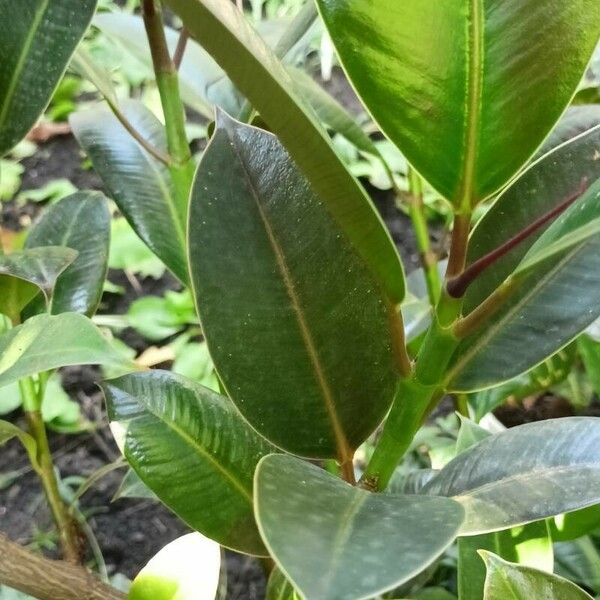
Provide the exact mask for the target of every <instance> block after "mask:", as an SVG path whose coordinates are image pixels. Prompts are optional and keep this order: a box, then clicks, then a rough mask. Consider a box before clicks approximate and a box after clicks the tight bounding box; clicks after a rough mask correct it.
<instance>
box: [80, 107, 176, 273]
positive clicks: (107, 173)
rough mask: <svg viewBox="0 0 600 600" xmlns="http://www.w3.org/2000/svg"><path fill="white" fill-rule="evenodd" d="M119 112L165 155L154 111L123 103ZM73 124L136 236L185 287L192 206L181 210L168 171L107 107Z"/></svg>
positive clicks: (161, 130)
mask: <svg viewBox="0 0 600 600" xmlns="http://www.w3.org/2000/svg"><path fill="white" fill-rule="evenodd" d="M120 108H121V111H122V113H123V114H124V115H125V117H126V118H127V120H128V121H129V122H130V123H131V124H132V125H133V127H134V128H135V129H136V130H137V131H138V132H139V133H140V134H141V135H142V136H143V137H144V138H145V139H146V140H148V142H149V143H151V144H152V145H153V146H154V147H156V148H158V149H159V150H161V151H163V152H166V139H165V131H164V127H163V126H162V125H161V123H160V122H159V121H158V119H157V118H156V117H155V116H154V115H153V114H152V113H151V112H150V110H149V109H147V108H146V107H145V106H144V105H143V104H142V103H141V102H138V101H135V100H128V101H126V102H123V103H121V105H120ZM69 122H70V123H71V127H72V128H73V133H74V134H75V137H76V138H77V140H78V141H79V143H80V144H81V146H82V148H83V149H84V150H85V151H86V153H87V154H88V156H89V157H90V160H91V161H92V164H93V165H94V168H95V170H96V171H97V172H98V174H99V175H100V177H102V180H103V182H104V185H105V186H106V188H107V190H108V193H109V196H110V197H112V199H113V200H114V201H115V202H116V203H117V205H118V207H119V210H120V211H121V212H122V213H123V215H124V216H125V217H126V218H127V220H128V221H129V223H130V225H131V226H132V227H133V229H134V230H135V232H136V233H137V234H138V235H139V237H140V238H141V239H142V240H143V241H144V242H145V243H146V244H147V245H148V246H149V248H150V249H151V250H152V251H153V252H155V253H156V254H157V255H158V257H159V258H160V259H161V260H162V261H163V262H164V263H165V264H166V265H167V267H169V269H171V271H172V272H173V273H174V274H175V276H177V277H178V278H179V279H180V280H181V281H183V282H186V281H187V279H188V274H187V262H186V258H185V227H186V217H187V206H180V205H179V204H178V202H177V200H176V197H175V194H174V191H173V185H172V183H171V178H170V176H169V171H168V169H167V167H166V166H165V165H164V164H162V163H160V162H159V161H157V160H156V159H155V158H153V157H152V156H150V155H149V154H148V153H147V152H146V151H145V150H144V149H143V148H142V147H141V146H140V145H139V144H138V143H137V142H136V141H135V140H134V139H133V138H132V137H131V136H130V135H129V133H128V132H127V131H126V130H125V128H124V127H123V125H121V123H120V122H119V121H118V119H117V118H116V117H115V116H114V115H113V113H112V111H110V110H109V109H108V108H106V107H105V106H99V107H95V108H92V109H90V110H86V111H84V112H77V113H73V114H72V115H71V116H70V119H69Z"/></svg>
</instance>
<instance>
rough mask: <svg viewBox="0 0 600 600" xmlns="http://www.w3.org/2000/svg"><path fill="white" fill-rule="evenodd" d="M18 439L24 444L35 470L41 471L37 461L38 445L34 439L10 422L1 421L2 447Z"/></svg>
mask: <svg viewBox="0 0 600 600" xmlns="http://www.w3.org/2000/svg"><path fill="white" fill-rule="evenodd" d="M15 437H16V438H18V439H19V441H20V442H21V443H22V444H23V447H24V448H25V450H26V451H27V454H28V455H29V460H30V461H31V465H32V466H33V468H34V469H36V470H39V468H40V466H39V464H38V459H37V444H36V442H35V440H34V439H33V437H31V436H30V435H29V434H28V433H27V432H26V431H23V430H22V429H19V427H17V426H16V425H13V424H12V423H9V422H8V421H0V446H3V445H4V444H6V442H8V441H9V440H12V439H13V438H15Z"/></svg>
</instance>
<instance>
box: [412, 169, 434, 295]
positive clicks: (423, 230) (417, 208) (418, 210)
mask: <svg viewBox="0 0 600 600" xmlns="http://www.w3.org/2000/svg"><path fill="white" fill-rule="evenodd" d="M408 181H409V186H410V202H409V206H408V214H409V216H410V219H411V221H412V225H413V229H414V232H415V237H416V241H417V249H418V250H419V256H420V258H421V265H422V267H423V273H424V274H425V282H426V284H427V293H428V295H429V301H430V302H431V305H432V306H435V305H436V304H437V303H438V301H439V299H440V290H441V287H442V286H441V282H440V276H439V273H438V269H437V258H436V256H435V254H434V252H433V251H432V250H431V243H430V241H429V230H428V227H427V221H426V219H425V212H424V206H423V183H422V181H421V178H420V177H419V174H418V173H417V172H416V171H415V170H414V169H412V168H409V172H408Z"/></svg>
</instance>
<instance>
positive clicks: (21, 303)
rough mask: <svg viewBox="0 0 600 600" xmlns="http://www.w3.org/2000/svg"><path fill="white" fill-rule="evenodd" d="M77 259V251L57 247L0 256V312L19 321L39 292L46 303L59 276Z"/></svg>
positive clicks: (32, 249)
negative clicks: (21, 314)
mask: <svg viewBox="0 0 600 600" xmlns="http://www.w3.org/2000/svg"><path fill="white" fill-rule="evenodd" d="M76 258H77V251H76V250H72V249H71V248H64V247H57V246H50V247H44V248H29V249H27V250H21V251H17V252H13V253H12V254H2V255H0V313H4V314H5V315H6V316H8V317H9V318H10V319H11V320H12V321H13V322H14V321H18V320H19V314H20V312H21V310H22V309H23V308H24V307H25V306H26V305H27V304H28V303H29V302H31V300H33V298H34V297H35V296H36V295H37V294H39V293H40V291H41V292H42V294H43V295H44V299H45V301H46V302H49V301H50V299H51V297H52V292H53V290H54V286H55V285H56V281H57V279H58V277H59V276H60V274H61V273H63V272H64V271H65V269H66V268H67V267H68V266H69V265H70V264H72V263H73V261H74V260H75V259H76Z"/></svg>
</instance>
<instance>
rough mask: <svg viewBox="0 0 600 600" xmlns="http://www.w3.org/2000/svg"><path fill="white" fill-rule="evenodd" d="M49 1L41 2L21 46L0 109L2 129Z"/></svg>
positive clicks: (0, 127) (0, 128)
mask: <svg viewBox="0 0 600 600" xmlns="http://www.w3.org/2000/svg"><path fill="white" fill-rule="evenodd" d="M49 3H50V0H43V2H42V4H40V6H39V8H38V10H37V11H36V13H35V16H34V18H33V21H32V23H31V26H30V28H29V31H28V32H27V36H26V38H25V42H24V44H23V47H22V48H21V53H20V54H19V58H18V60H17V63H16V67H15V70H14V71H13V74H12V77H11V80H10V83H9V84H8V88H7V92H6V96H5V97H4V105H3V106H2V110H1V111H0V131H1V130H2V129H3V128H4V124H5V123H6V116H7V115H8V109H9V108H10V106H12V101H13V96H14V93H15V90H16V89H17V85H18V83H19V80H20V79H21V71H22V70H23V66H24V64H25V61H26V59H27V56H28V55H29V51H30V50H31V46H32V45H33V40H34V38H35V35H36V34H37V32H38V29H39V27H40V24H41V23H42V20H43V18H44V15H45V14H46V11H47V9H48V5H49Z"/></svg>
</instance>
